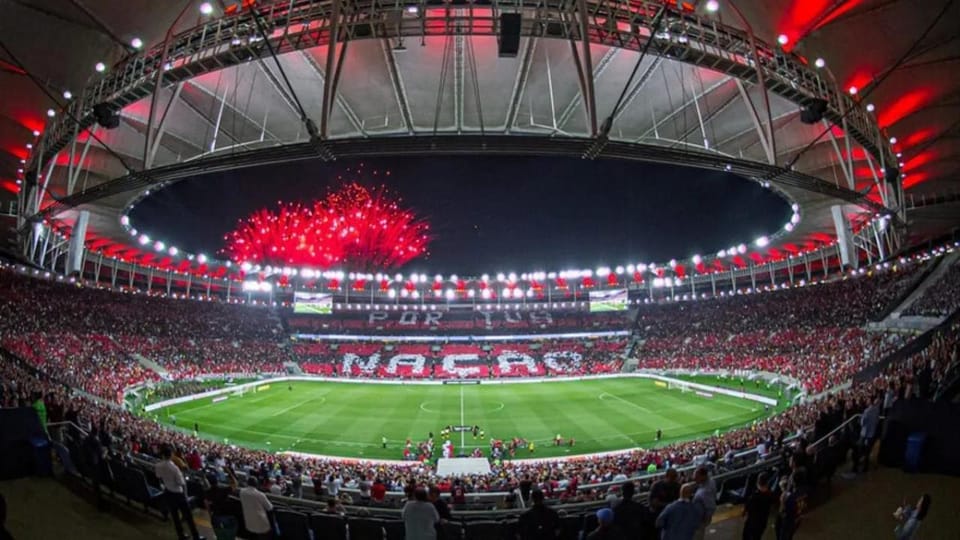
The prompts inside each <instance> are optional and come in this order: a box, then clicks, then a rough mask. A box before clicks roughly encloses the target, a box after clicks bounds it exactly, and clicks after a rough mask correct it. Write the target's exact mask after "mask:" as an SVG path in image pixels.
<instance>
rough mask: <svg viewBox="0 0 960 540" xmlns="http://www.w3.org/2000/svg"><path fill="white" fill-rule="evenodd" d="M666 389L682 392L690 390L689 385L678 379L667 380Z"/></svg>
mask: <svg viewBox="0 0 960 540" xmlns="http://www.w3.org/2000/svg"><path fill="white" fill-rule="evenodd" d="M667 390H679V391H680V392H681V393H683V394H686V393H687V392H690V391H691V390H690V385H688V384H687V383H685V382H680V381H676V382H675V381H667Z"/></svg>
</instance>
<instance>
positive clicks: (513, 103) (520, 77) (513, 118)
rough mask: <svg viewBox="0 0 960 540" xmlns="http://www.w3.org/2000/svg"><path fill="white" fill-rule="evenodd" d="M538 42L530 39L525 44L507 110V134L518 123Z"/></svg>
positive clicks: (535, 39) (532, 38)
mask: <svg viewBox="0 0 960 540" xmlns="http://www.w3.org/2000/svg"><path fill="white" fill-rule="evenodd" d="M537 41H538V40H537V38H534V37H529V38H527V39H526V41H525V43H524V47H523V55H522V56H521V59H520V67H519V68H518V69H517V76H516V77H515V78H514V80H513V90H511V91H510V107H509V108H508V109H507V118H506V124H505V126H506V132H507V133H510V130H511V129H513V126H514V125H515V124H516V122H517V112H518V111H519V110H520V101H521V100H522V99H523V93H524V91H525V90H526V89H527V79H528V76H529V74H530V64H532V63H533V62H532V61H533V53H534V52H535V51H536V50H537Z"/></svg>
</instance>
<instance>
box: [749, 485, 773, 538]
mask: <svg viewBox="0 0 960 540" xmlns="http://www.w3.org/2000/svg"><path fill="white" fill-rule="evenodd" d="M775 503H776V499H774V497H773V493H771V491H770V476H769V475H768V474H767V473H760V476H758V477H757V489H756V491H754V492H753V493H751V494H750V497H748V498H747V502H746V504H744V505H743V517H744V518H745V519H744V523H743V540H760V539H761V538H763V533H764V531H765V530H766V528H767V521H769V520H770V509H771V508H772V507H773V505H774V504H775Z"/></svg>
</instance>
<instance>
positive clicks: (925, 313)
mask: <svg viewBox="0 0 960 540" xmlns="http://www.w3.org/2000/svg"><path fill="white" fill-rule="evenodd" d="M957 308H960V263H955V264H953V265H952V266H951V267H950V268H949V269H947V272H946V273H945V274H944V275H943V276H942V277H941V278H940V279H939V280H938V281H937V282H936V283H933V284H931V285H930V286H929V287H927V289H926V290H925V291H923V294H922V295H921V296H920V298H917V299H916V300H915V301H914V302H913V303H912V304H910V305H909V306H907V309H906V310H905V311H904V312H903V314H904V315H919V316H922V317H943V316H945V315H949V314H950V313H953V312H954V311H956V310H957Z"/></svg>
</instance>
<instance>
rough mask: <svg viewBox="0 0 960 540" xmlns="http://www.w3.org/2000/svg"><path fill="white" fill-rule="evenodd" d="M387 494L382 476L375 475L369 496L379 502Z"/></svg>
mask: <svg viewBox="0 0 960 540" xmlns="http://www.w3.org/2000/svg"><path fill="white" fill-rule="evenodd" d="M386 496H387V485H386V484H384V483H383V478H380V477H379V476H378V477H377V479H376V480H374V482H373V486H372V487H371V488H370V498H371V499H373V501H374V502H378V503H381V502H383V499H385V498H386Z"/></svg>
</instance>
